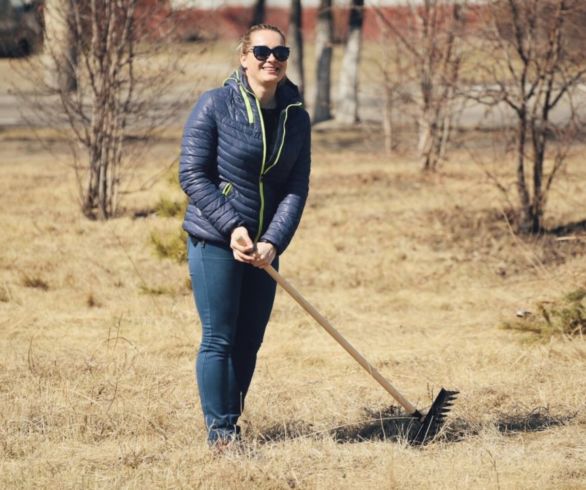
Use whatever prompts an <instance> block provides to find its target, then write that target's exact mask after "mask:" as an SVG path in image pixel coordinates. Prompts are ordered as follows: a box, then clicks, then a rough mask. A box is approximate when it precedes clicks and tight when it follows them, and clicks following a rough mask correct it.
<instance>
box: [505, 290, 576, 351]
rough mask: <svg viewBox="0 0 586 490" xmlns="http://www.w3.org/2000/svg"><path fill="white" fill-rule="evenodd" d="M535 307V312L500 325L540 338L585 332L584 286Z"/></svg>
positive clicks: (545, 338) (568, 335)
mask: <svg viewBox="0 0 586 490" xmlns="http://www.w3.org/2000/svg"><path fill="white" fill-rule="evenodd" d="M536 309H537V313H534V314H528V315H527V316H525V317H524V318H520V319H516V320H514V321H509V322H505V323H504V324H503V325H502V327H503V328H504V329H507V330H518V331H521V332H528V333H531V334H533V335H536V336H537V338H538V339H541V340H549V339H550V338H551V337H554V336H564V337H573V336H582V335H585V334H586V288H579V289H576V290H575V291H571V292H570V293H568V294H566V295H564V297H563V298H561V299H560V300H558V301H550V302H540V303H538V304H537V305H536Z"/></svg>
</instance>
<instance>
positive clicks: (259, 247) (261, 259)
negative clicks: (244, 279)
mask: <svg viewBox="0 0 586 490" xmlns="http://www.w3.org/2000/svg"><path fill="white" fill-rule="evenodd" d="M276 256H277V249H276V248H275V246H274V245H273V244H272V243H267V242H258V243H257V244H256V252H255V253H254V257H255V259H254V261H253V262H252V265H253V266H255V267H259V268H260V269H264V268H265V267H266V266H268V265H271V264H272V263H273V260H275V257H276Z"/></svg>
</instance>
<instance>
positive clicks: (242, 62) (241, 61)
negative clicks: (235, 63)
mask: <svg viewBox="0 0 586 490" xmlns="http://www.w3.org/2000/svg"><path fill="white" fill-rule="evenodd" d="M240 65H241V66H242V69H243V70H244V71H246V68H247V66H246V65H247V59H246V55H245V54H241V55H240Z"/></svg>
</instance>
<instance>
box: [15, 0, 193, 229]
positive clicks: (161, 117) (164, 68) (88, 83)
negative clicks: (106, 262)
mask: <svg viewBox="0 0 586 490" xmlns="http://www.w3.org/2000/svg"><path fill="white" fill-rule="evenodd" d="M50 6H51V8H52V10H51V11H50V12H49V15H50V22H51V23H52V25H54V26H56V27H55V28H54V29H53V28H51V30H50V33H54V36H53V37H48V38H47V41H48V42H46V43H45V46H44V54H43V57H42V60H41V66H36V65H35V64H34V63H35V61H34V60H33V61H31V65H30V66H27V68H26V73H25V75H26V76H27V77H29V78H30V77H32V78H33V81H34V82H36V85H37V91H36V93H35V95H32V94H30V93H23V94H21V97H22V98H23V100H24V102H25V103H26V104H27V105H28V106H29V107H31V108H32V109H33V111H31V112H32V113H34V117H35V119H36V120H37V121H40V122H42V123H44V124H45V125H47V126H49V127H54V128H60V129H67V131H66V133H65V134H67V136H68V138H69V143H70V149H71V151H72V156H73V168H74V171H75V175H76V177H77V184H78V191H79V196H80V204H81V209H82V211H83V213H84V215H86V216H87V217H89V218H92V219H101V220H102V219H108V218H111V217H113V216H115V215H116V213H117V211H118V209H119V204H120V192H121V190H122V188H121V184H122V182H123V180H124V179H125V178H130V177H131V173H130V172H127V173H123V171H124V170H130V168H129V167H128V165H129V164H130V161H131V156H132V153H133V151H136V152H140V150H141V149H142V150H144V148H145V147H146V146H148V141H149V137H150V136H151V135H152V134H153V132H154V131H155V130H156V129H158V128H160V126H161V125H162V124H164V123H165V122H166V121H167V120H168V119H169V118H170V117H171V116H172V115H173V113H174V112H175V111H177V108H178V106H179V105H180V104H181V102H182V100H181V96H182V94H175V95H174V97H173V98H169V97H168V94H169V92H170V87H171V86H172V84H173V82H174V81H175V77H176V75H177V73H179V69H178V64H179V63H180V62H181V60H182V55H181V53H180V52H179V50H174V51H173V56H169V51H168V48H167V47H166V46H167V44H168V43H166V42H165V41H169V40H171V39H172V38H173V29H174V27H175V26H174V23H173V22H174V19H173V18H172V13H171V11H170V9H168V8H166V7H164V6H163V7H162V6H161V5H159V4H157V3H156V2H154V3H153V2H151V3H149V2H141V1H139V0H83V1H73V0H54V1H53V3H51V4H50ZM153 22H156V34H155V33H154V31H153V29H152V26H153V24H152V23H153ZM153 37H155V38H156V42H155V40H154V39H153ZM166 49H167V51H166V52H165V50H166ZM72 52H73V53H75V56H73V55H71V53H72ZM73 58H75V61H74V60H73ZM49 70H52V71H53V72H54V76H52V77H47V76H46V73H47V72H48V71H49ZM71 80H73V82H71ZM72 83H73V84H74V86H72ZM72 88H75V90H72ZM131 137H132V138H134V139H137V138H138V139H140V140H142V142H143V143H142V144H141V145H140V147H141V148H138V149H137V148H136V146H135V147H134V148H132V147H131V145H130V144H129V140H130V138H131Z"/></svg>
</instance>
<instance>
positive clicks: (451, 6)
mask: <svg viewBox="0 0 586 490" xmlns="http://www.w3.org/2000/svg"><path fill="white" fill-rule="evenodd" d="M463 5H464V2H461V1H457V0H423V2H415V1H412V0H407V1H406V2H405V3H404V4H402V6H401V7H398V8H397V9H398V10H397V12H399V13H400V15H397V16H395V17H391V16H389V15H387V14H385V13H384V12H383V11H382V10H381V9H375V12H376V14H377V17H378V18H379V20H380V22H381V23H382V24H383V25H384V26H385V27H386V31H387V32H388V34H389V36H388V40H389V42H390V43H393V48H392V49H395V50H396V51H397V52H400V53H401V56H400V57H395V58H394V59H395V60H397V61H399V62H400V63H401V64H402V65H403V66H402V68H401V69H400V70H397V69H396V68H397V67H394V68H395V69H394V70H393V71H392V72H389V74H388V76H398V77H400V78H401V79H403V80H406V79H407V78H409V79H410V80H411V83H412V85H413V87H414V89H413V90H412V93H413V98H412V100H413V102H414V103H415V105H416V120H417V127H418V144H417V148H418V152H419V156H420V160H421V166H422V168H423V169H424V170H435V169H436V168H437V166H438V164H439V163H440V162H441V161H442V159H443V158H444V157H445V154H446V151H447V146H448V142H449V139H450V133H451V128H452V122H453V116H454V113H455V95H456V88H457V86H458V79H459V75H460V67H461V63H462V50H461V49H460V45H459V41H460V40H461V38H462V32H463V28H464V21H465V16H464V14H463V11H462V10H463Z"/></svg>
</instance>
